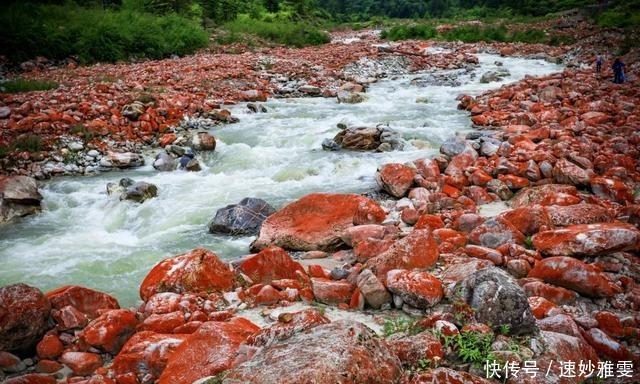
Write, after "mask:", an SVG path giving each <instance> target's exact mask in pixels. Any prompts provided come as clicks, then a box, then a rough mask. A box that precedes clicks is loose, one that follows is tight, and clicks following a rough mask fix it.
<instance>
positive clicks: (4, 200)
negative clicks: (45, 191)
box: [0, 176, 42, 223]
mask: <svg viewBox="0 0 640 384" xmlns="http://www.w3.org/2000/svg"><path fill="white" fill-rule="evenodd" d="M41 201H42V195H41V194H40V192H38V185H37V183H36V180H35V179H34V178H32V177H27V176H0V223H4V222H8V221H9V220H11V219H13V218H16V217H22V216H27V215H30V214H33V213H36V212H38V211H39V210H40V202H41Z"/></svg>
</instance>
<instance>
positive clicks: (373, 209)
mask: <svg viewBox="0 0 640 384" xmlns="http://www.w3.org/2000/svg"><path fill="white" fill-rule="evenodd" d="M386 217H387V214H386V213H385V211H384V209H382V207H381V206H379V205H377V204H371V202H370V201H361V202H360V203H359V204H358V208H357V209H356V213H355V214H354V215H353V225H366V224H378V223H382V222H383V221H384V219H385V218H386Z"/></svg>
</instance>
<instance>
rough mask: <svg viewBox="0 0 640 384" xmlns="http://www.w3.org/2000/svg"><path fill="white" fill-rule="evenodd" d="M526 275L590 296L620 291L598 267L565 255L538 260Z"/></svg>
mask: <svg viewBox="0 0 640 384" xmlns="http://www.w3.org/2000/svg"><path fill="white" fill-rule="evenodd" d="M528 277H537V278H539V279H542V280H544V281H545V282H547V283H551V284H555V285H559V286H561V287H564V288H568V289H572V290H574V291H576V292H578V293H580V294H583V295H585V296H590V297H610V296H613V295H615V294H618V293H621V292H622V289H621V288H620V287H619V286H617V285H616V284H614V283H613V282H612V281H611V280H610V279H609V278H608V277H607V275H606V274H604V273H603V272H602V271H600V269H599V268H597V267H594V266H593V265H590V264H586V263H583V262H582V261H580V260H577V259H574V258H571V257H566V256H557V257H550V258H547V259H544V260H541V261H538V262H537V263H536V265H535V266H534V267H533V269H532V270H531V272H529V276H528Z"/></svg>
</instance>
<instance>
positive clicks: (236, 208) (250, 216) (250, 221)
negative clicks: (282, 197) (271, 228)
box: [209, 197, 275, 235]
mask: <svg viewBox="0 0 640 384" xmlns="http://www.w3.org/2000/svg"><path fill="white" fill-rule="evenodd" d="M274 212H275V209H274V208H273V207H272V206H271V205H269V203H267V202H266V201H264V200H262V199H257V198H253V197H247V198H244V199H242V201H240V203H238V204H231V205H227V206H226V207H224V208H222V209H219V210H218V211H217V212H216V216H215V217H214V218H213V220H212V221H211V224H209V232H210V233H222V234H228V235H257V234H258V233H259V232H260V227H261V226H262V222H263V221H264V220H265V219H266V218H267V217H268V216H269V215H271V214H272V213H274Z"/></svg>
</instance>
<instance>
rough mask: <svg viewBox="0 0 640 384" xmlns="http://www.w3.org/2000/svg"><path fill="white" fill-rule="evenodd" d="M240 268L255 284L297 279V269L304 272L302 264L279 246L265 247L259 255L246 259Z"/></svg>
mask: <svg viewBox="0 0 640 384" xmlns="http://www.w3.org/2000/svg"><path fill="white" fill-rule="evenodd" d="M238 269H239V270H240V271H241V272H242V273H244V274H245V275H247V276H248V277H249V278H250V279H251V283H253V284H257V283H262V284H269V283H271V281H273V280H279V279H295V278H296V271H301V272H304V268H303V267H302V265H300V263H298V262H297V261H294V260H293V259H291V257H290V256H289V254H288V253H287V252H286V251H285V250H284V249H282V248H279V247H269V248H265V249H263V250H262V251H260V253H258V254H257V255H253V256H251V257H249V258H246V259H244V260H243V261H242V264H240V266H239V267H238Z"/></svg>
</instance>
